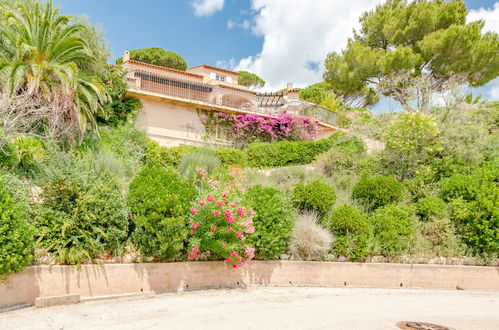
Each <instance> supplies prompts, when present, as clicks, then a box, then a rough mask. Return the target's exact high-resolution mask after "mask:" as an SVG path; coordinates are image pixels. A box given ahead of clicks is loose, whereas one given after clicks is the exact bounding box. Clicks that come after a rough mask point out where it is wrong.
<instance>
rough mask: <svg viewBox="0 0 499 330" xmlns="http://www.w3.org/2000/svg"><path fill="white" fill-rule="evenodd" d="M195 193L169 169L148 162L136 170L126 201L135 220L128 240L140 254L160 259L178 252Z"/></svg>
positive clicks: (184, 235)
mask: <svg viewBox="0 0 499 330" xmlns="http://www.w3.org/2000/svg"><path fill="white" fill-rule="evenodd" d="M195 196H196V189H195V187H194V186H193V185H192V184H190V183H188V182H186V181H184V180H182V179H180V178H179V176H178V175H177V173H175V172H174V171H173V170H172V169H165V168H162V167H161V166H160V165H158V164H154V163H150V164H148V165H146V166H145V167H144V168H143V169H142V170H141V171H140V172H139V173H137V175H136V176H135V177H134V178H133V180H132V182H131V183H130V192H129V194H128V205H129V207H130V210H131V213H132V218H133V221H134V224H135V232H134V233H133V235H132V240H133V242H135V244H137V247H138V248H139V250H140V251H141V252H142V253H143V254H145V255H149V256H153V257H156V258H159V259H163V260H172V259H175V258H176V257H177V256H178V255H179V253H180V251H181V250H182V247H183V244H184V240H185V238H186V236H187V227H186V225H185V223H186V221H185V220H186V218H187V216H188V215H189V209H190V205H191V201H192V200H193V199H194V197H195Z"/></svg>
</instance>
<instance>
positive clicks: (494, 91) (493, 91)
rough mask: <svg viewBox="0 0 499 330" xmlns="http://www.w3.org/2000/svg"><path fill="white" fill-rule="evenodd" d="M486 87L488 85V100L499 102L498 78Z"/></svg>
mask: <svg viewBox="0 0 499 330" xmlns="http://www.w3.org/2000/svg"><path fill="white" fill-rule="evenodd" d="M488 85H490V91H489V94H490V98H491V99H492V100H499V78H496V79H494V80H492V81H491V82H490V83H489V84H488Z"/></svg>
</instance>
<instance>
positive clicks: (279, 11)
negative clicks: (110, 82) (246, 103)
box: [54, 0, 499, 99]
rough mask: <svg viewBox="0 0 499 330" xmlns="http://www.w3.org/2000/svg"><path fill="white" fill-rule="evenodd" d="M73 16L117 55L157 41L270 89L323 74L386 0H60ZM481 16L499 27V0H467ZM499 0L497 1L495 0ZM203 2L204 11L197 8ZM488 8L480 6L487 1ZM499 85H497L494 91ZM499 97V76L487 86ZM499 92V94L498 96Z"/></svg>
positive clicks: (316, 78)
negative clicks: (332, 54) (330, 56)
mask: <svg viewBox="0 0 499 330" xmlns="http://www.w3.org/2000/svg"><path fill="white" fill-rule="evenodd" d="M54 2H55V3H56V4H59V5H60V6H61V7H62V8H63V12H64V13H65V14H69V15H86V16H88V18H89V21H90V22H91V23H93V24H98V25H100V26H101V27H102V29H103V31H104V32H105V37H106V39H107V40H108V42H109V45H110V48H111V50H112V52H113V56H121V54H122V53H123V51H125V50H129V49H136V48H143V47H151V46H157V47H162V48H165V49H168V50H171V51H174V52H177V53H179V54H180V55H182V56H183V57H184V58H185V59H186V60H187V62H188V64H189V66H195V65H198V64H210V65H218V66H224V67H228V68H234V69H246V70H249V71H253V72H255V73H257V74H259V75H260V76H262V77H263V78H264V79H265V80H266V81H267V82H268V84H267V87H268V88H269V89H277V88H282V87H284V86H285V83H286V82H288V81H292V82H294V83H295V86H297V87H304V86H306V85H308V84H310V83H313V82H316V81H319V80H320V77H321V75H322V71H323V66H322V63H323V60H324V58H325V56H326V54H327V52H329V51H333V50H334V51H338V50H340V49H341V48H342V47H343V45H344V44H345V43H346V39H347V38H348V36H350V35H351V31H352V29H353V28H354V27H355V24H357V20H358V17H359V15H360V13H362V12H363V11H365V10H368V9H372V8H373V7H374V6H375V5H376V4H377V3H380V2H381V0H355V1H350V2H351V3H352V4H349V3H345V1H344V0H313V1H304V0H301V1H299V0H225V1H224V0H142V1H136V0H133V1H132V0H84V1H81V0H54ZM465 2H466V3H467V5H468V8H469V9H470V10H472V11H473V10H475V11H474V15H475V16H473V17H478V18H487V19H489V20H490V24H489V25H490V26H489V25H488V26H487V27H490V29H493V30H496V31H497V30H499V26H498V25H499V22H498V18H497V17H499V1H497V0H467V1H465ZM495 3H497V4H496V5H495V6H496V7H494V4H495ZM196 4H197V5H198V7H197V10H198V11H197V12H196ZM482 7H483V8H484V9H483V10H481V11H479V10H478V9H479V8H482ZM493 88H497V91H496V92H492V89H493ZM480 92H483V93H484V94H485V96H486V97H488V98H491V97H492V98H495V97H496V96H497V98H498V99H499V81H498V80H497V79H496V80H495V81H494V82H493V83H491V84H489V85H487V86H486V87H485V88H482V89H480ZM496 94H497V95H496Z"/></svg>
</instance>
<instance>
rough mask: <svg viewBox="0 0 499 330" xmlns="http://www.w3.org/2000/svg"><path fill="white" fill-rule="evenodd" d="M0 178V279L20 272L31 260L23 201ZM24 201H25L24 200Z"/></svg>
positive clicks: (30, 243)
mask: <svg viewBox="0 0 499 330" xmlns="http://www.w3.org/2000/svg"><path fill="white" fill-rule="evenodd" d="M20 194H22V192H21V191H20V190H18V191H16V192H15V193H12V192H11V190H10V189H9V186H8V185H7V184H6V179H5V178H4V177H2V176H0V277H3V276H5V275H7V274H10V273H14V272H18V271H21V270H22V269H23V268H24V267H26V266H27V265H28V264H29V263H30V261H31V259H32V251H31V250H32V248H33V242H34V240H33V230H32V227H31V226H30V225H29V224H28V222H27V214H26V208H27V205H23V200H22V199H18V198H16V197H17V196H19V195H20ZM24 201H26V199H24Z"/></svg>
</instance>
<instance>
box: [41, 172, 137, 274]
mask: <svg viewBox="0 0 499 330" xmlns="http://www.w3.org/2000/svg"><path fill="white" fill-rule="evenodd" d="M41 199H42V203H41V204H40V205H38V206H37V207H36V209H35V210H34V211H35V212H34V218H35V221H34V222H35V226H36V229H37V235H38V241H39V246H40V247H41V248H42V249H44V250H46V251H47V252H49V253H52V254H53V255H54V257H55V258H56V259H57V260H58V261H59V262H61V263H64V264H79V263H81V262H82V261H84V260H93V259H94V258H96V257H101V256H108V255H111V254H114V255H116V254H119V253H120V252H122V251H123V246H124V242H125V240H126V239H127V237H128V229H129V222H128V212H127V207H126V203H125V199H124V196H123V194H122V192H121V189H120V186H119V184H118V182H117V181H116V180H115V179H114V178H112V177H109V176H102V177H100V178H99V179H96V180H89V181H87V182H82V181H79V180H71V179H68V178H58V179H54V180H50V181H48V182H47V183H46V184H45V185H44V186H43V193H42V194H41Z"/></svg>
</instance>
